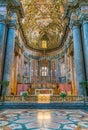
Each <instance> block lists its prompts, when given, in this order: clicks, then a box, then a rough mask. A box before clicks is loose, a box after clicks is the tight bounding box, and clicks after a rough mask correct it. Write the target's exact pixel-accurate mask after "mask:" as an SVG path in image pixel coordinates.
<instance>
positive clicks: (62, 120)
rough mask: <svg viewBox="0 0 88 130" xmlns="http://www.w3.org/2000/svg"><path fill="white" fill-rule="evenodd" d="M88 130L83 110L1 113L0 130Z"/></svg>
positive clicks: (86, 118)
mask: <svg viewBox="0 0 88 130" xmlns="http://www.w3.org/2000/svg"><path fill="white" fill-rule="evenodd" d="M78 126H79V127H81V128H82V130H88V112H86V111H82V110H32V109H13V110H12V109H10V110H9V109H8V110H2V111H0V130H78V129H77V128H78Z"/></svg>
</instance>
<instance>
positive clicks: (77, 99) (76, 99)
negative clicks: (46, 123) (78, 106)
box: [0, 95, 88, 105]
mask: <svg viewBox="0 0 88 130" xmlns="http://www.w3.org/2000/svg"><path fill="white" fill-rule="evenodd" d="M47 98H48V97H47V96H45V97H43V96H42V97H41V100H43V101H44V100H45V101H46V100H47ZM49 99H50V103H84V104H87V105H88V97H83V96H67V97H65V98H62V97H61V96H50V98H49ZM0 101H1V102H3V101H4V102H29V103H38V96H35V95H30V96H28V97H27V98H22V97H21V96H5V97H4V99H3V97H1V99H0Z"/></svg>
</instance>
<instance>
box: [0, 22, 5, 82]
mask: <svg viewBox="0 0 88 130" xmlns="http://www.w3.org/2000/svg"><path fill="white" fill-rule="evenodd" d="M5 34H6V24H5V22H4V21H0V81H1V80H2V74H3V64H4V53H5V46H6V44H5V38H6V35H5Z"/></svg>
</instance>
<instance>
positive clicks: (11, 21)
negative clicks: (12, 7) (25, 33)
mask: <svg viewBox="0 0 88 130" xmlns="http://www.w3.org/2000/svg"><path fill="white" fill-rule="evenodd" d="M8 26H9V27H12V28H15V29H17V14H16V13H14V12H11V11H9V12H8Z"/></svg>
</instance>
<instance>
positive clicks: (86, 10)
mask: <svg viewBox="0 0 88 130" xmlns="http://www.w3.org/2000/svg"><path fill="white" fill-rule="evenodd" d="M80 20H81V22H82V23H85V22H88V5H83V6H81V13H80Z"/></svg>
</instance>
